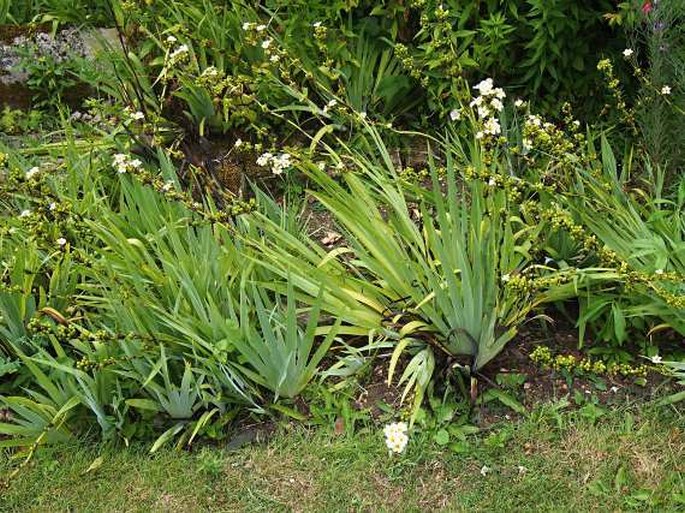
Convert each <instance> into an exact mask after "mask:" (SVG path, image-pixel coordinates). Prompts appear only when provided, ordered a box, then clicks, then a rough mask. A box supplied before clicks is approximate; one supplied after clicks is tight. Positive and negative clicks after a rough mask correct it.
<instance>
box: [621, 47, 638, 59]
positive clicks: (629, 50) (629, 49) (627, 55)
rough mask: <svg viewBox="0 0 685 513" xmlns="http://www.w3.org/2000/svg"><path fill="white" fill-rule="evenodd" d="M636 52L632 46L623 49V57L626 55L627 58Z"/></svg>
mask: <svg viewBox="0 0 685 513" xmlns="http://www.w3.org/2000/svg"><path fill="white" fill-rule="evenodd" d="M634 53H635V52H633V49H632V48H626V49H625V50H623V57H625V58H626V59H627V58H628V57H630V56H631V55H633V54H634Z"/></svg>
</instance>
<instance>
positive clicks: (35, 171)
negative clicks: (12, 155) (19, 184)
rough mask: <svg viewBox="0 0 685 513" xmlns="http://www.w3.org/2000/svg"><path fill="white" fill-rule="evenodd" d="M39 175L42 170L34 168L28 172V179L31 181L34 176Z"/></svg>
mask: <svg viewBox="0 0 685 513" xmlns="http://www.w3.org/2000/svg"><path fill="white" fill-rule="evenodd" d="M38 174H40V168H39V167H32V168H31V169H29V170H28V171H26V179H27V180H30V179H31V178H33V177H34V176H37V175H38Z"/></svg>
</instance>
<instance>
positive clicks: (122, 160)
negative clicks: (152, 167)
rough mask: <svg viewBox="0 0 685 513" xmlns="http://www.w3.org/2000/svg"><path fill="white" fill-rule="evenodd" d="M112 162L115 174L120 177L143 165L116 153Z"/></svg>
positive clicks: (136, 160)
mask: <svg viewBox="0 0 685 513" xmlns="http://www.w3.org/2000/svg"><path fill="white" fill-rule="evenodd" d="M112 160H113V161H114V167H116V168H117V173H119V174H120V175H123V174H124V173H127V172H129V171H133V170H136V169H139V168H140V166H142V165H143V163H142V162H141V161H140V160H138V159H131V157H129V156H128V155H125V154H124V153H117V154H116V155H114V157H112Z"/></svg>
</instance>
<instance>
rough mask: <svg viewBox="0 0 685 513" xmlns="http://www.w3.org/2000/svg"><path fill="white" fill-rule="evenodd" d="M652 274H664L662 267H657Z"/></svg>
mask: <svg viewBox="0 0 685 513" xmlns="http://www.w3.org/2000/svg"><path fill="white" fill-rule="evenodd" d="M654 274H664V270H663V269H657V270H656V271H654Z"/></svg>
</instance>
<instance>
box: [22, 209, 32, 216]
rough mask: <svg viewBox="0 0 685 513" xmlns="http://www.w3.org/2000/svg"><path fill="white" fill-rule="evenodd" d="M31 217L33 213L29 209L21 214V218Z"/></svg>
mask: <svg viewBox="0 0 685 513" xmlns="http://www.w3.org/2000/svg"><path fill="white" fill-rule="evenodd" d="M30 215H31V211H30V210H28V209H27V210H22V211H21V214H19V217H28V216H30Z"/></svg>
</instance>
